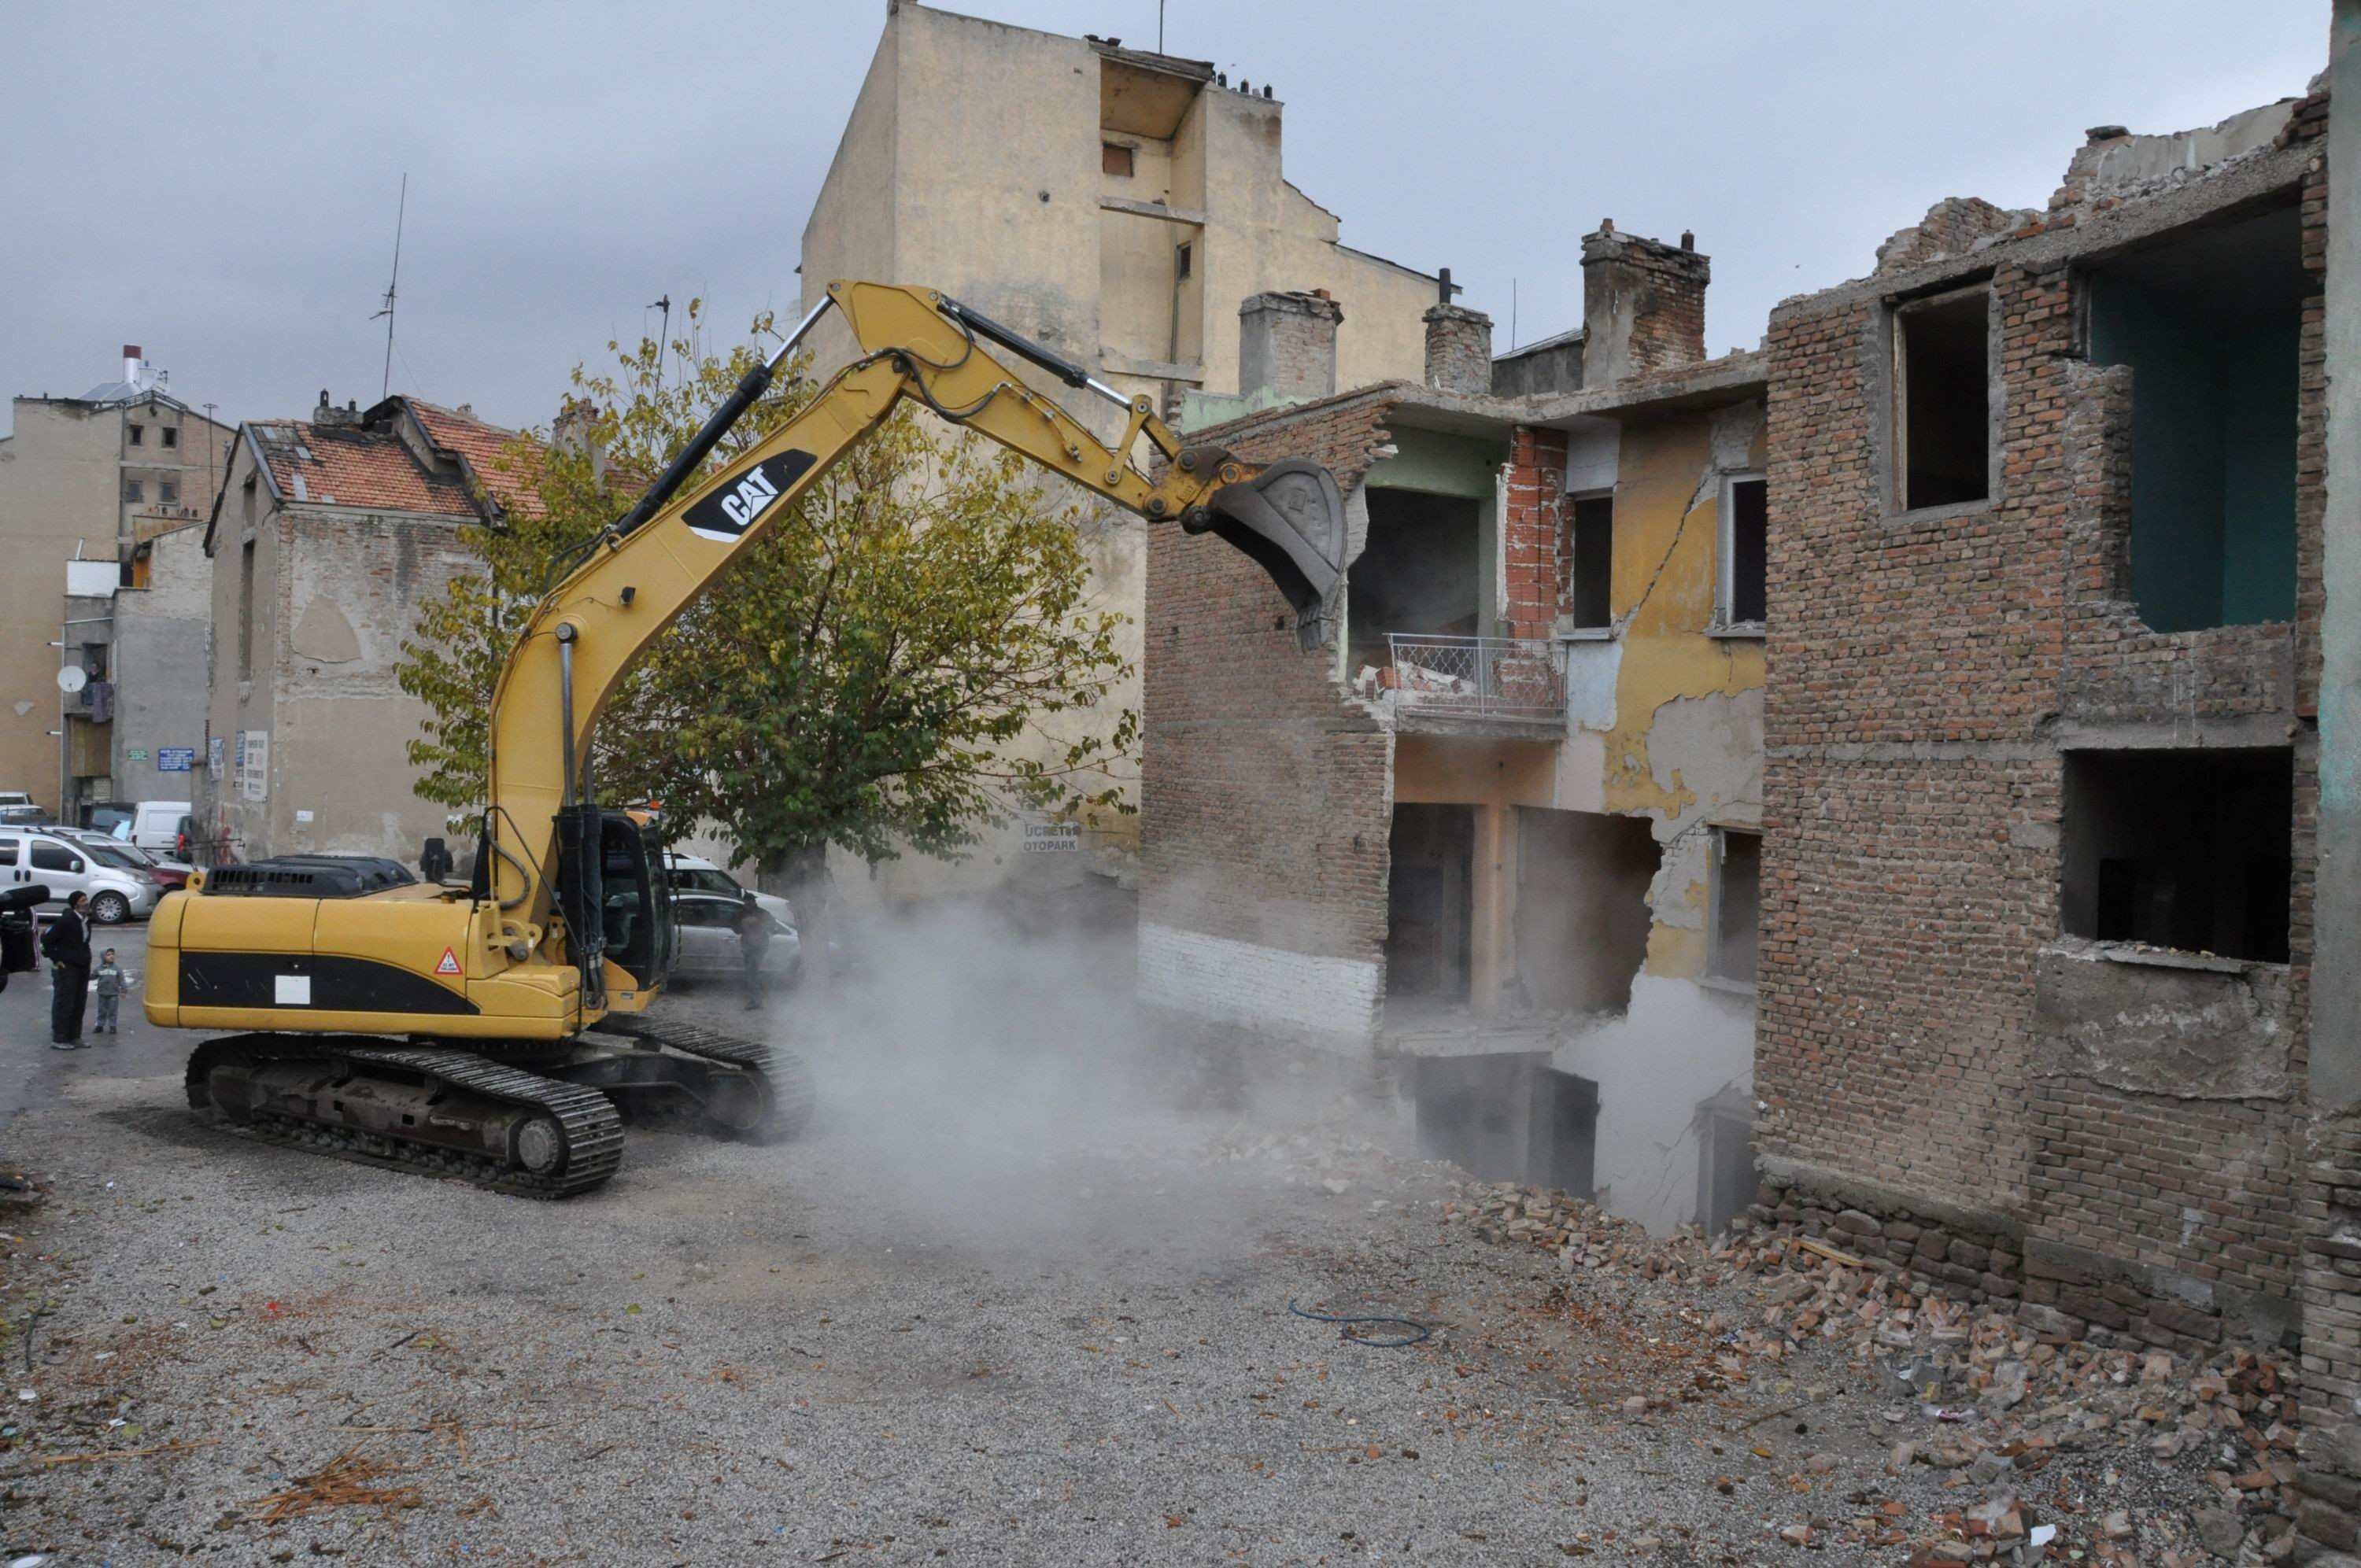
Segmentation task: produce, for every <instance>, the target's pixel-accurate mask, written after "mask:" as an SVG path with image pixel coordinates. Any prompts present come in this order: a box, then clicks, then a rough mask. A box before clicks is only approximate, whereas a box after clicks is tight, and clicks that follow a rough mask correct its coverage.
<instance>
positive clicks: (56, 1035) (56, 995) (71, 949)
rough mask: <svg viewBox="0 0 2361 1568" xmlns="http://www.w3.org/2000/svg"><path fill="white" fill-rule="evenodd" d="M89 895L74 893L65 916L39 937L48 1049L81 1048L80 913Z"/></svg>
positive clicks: (86, 990)
mask: <svg viewBox="0 0 2361 1568" xmlns="http://www.w3.org/2000/svg"><path fill="white" fill-rule="evenodd" d="M89 903H90V894H86V893H77V894H74V895H73V896H72V897H71V898H69V899H67V900H66V908H65V913H64V914H62V915H60V916H58V917H57V918H56V919H55V920H52V921H51V922H49V930H48V931H46V932H44V933H43V934H42V936H41V956H42V957H44V958H46V959H49V979H50V983H51V984H53V985H54V986H55V987H56V988H57V989H56V990H55V991H53V992H50V994H49V1048H50V1049H51V1050H53V1051H71V1050H79V1049H81V1048H82V1009H83V1008H84V1007H85V1006H86V1005H88V1004H89V1002H90V916H88V915H86V914H84V913H83V909H84V906H86V905H88V904H89Z"/></svg>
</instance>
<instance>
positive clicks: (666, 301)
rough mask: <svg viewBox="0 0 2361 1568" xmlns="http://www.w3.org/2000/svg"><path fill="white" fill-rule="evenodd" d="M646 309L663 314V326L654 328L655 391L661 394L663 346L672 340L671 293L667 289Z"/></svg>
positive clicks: (662, 388)
mask: <svg viewBox="0 0 2361 1568" xmlns="http://www.w3.org/2000/svg"><path fill="white" fill-rule="evenodd" d="M648 309H650V310H652V311H662V312H663V313H664V324H663V325H662V326H659V327H658V328H656V390H657V391H659V392H661V391H663V390H664V345H665V344H667V343H669V342H670V341H671V340H672V291H671V290H669V289H667V290H665V291H664V297H663V298H662V299H658V300H653V301H651V302H649V304H648ZM647 319H648V318H647V317H645V316H642V317H641V318H640V320H642V322H644V321H646V320H647Z"/></svg>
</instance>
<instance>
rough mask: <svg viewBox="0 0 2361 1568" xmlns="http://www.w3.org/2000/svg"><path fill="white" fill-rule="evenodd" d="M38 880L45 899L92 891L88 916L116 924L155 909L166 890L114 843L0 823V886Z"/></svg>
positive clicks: (61, 899) (60, 900)
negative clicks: (47, 890) (92, 840)
mask: <svg viewBox="0 0 2361 1568" xmlns="http://www.w3.org/2000/svg"><path fill="white" fill-rule="evenodd" d="M28 883H42V884H43V885H45V886H47V887H48V888H49V900H48V902H49V903H51V904H62V903H64V902H65V901H66V899H67V897H68V896H69V895H70V894H76V893H86V894H90V917H91V918H92V919H93V920H95V921H97V922H98V923H99V924H100V925H102V926H118V925H121V924H122V923H123V922H124V921H126V920H132V919H137V918H139V917H141V916H147V915H151V914H153V913H154V912H155V909H156V903H157V900H159V899H160V898H161V897H163V895H164V890H163V888H162V886H161V885H159V883H158V882H157V881H156V879H155V878H154V877H152V876H150V875H149V874H148V871H147V869H146V868H145V867H143V866H141V865H140V864H138V862H137V861H133V860H132V859H131V857H130V856H129V855H128V854H127V853H126V852H125V851H124V850H123V849H122V848H121V847H120V846H118V845H114V844H108V845H104V846H101V845H97V844H93V843H90V842H88V841H86V840H85V841H82V842H77V841H76V840H74V839H69V838H67V837H65V835H64V834H63V833H61V832H43V831H40V830H38V829H35V828H0V889H5V888H7V887H14V886H22V885H26V884H28Z"/></svg>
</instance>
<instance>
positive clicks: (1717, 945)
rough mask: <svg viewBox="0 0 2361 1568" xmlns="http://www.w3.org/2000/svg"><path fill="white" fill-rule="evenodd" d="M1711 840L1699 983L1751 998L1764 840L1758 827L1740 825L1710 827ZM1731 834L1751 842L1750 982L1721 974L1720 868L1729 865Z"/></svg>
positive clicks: (1759, 969)
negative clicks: (1702, 970) (1752, 927)
mask: <svg viewBox="0 0 2361 1568" xmlns="http://www.w3.org/2000/svg"><path fill="white" fill-rule="evenodd" d="M1711 833H1712V837H1711V839H1710V840H1709V844H1710V848H1709V849H1708V851H1707V853H1708V856H1709V857H1710V859H1709V860H1708V862H1707V865H1706V915H1705V975H1704V977H1703V981H1702V983H1704V984H1706V985H1709V986H1711V987H1713V988H1714V989H1716V990H1718V991H1727V992H1733V993H1735V994H1739V995H1744V996H1752V995H1754V994H1755V993H1756V992H1758V991H1759V990H1760V989H1761V987H1762V981H1763V932H1762V923H1763V843H1764V841H1765V839H1766V838H1767V835H1765V834H1764V833H1763V829H1762V828H1760V827H1759V826H1758V827H1749V826H1748V825H1746V824H1745V823H1742V822H1730V823H1720V822H1717V823H1714V824H1712V825H1711ZM1732 834H1737V835H1739V836H1740V837H1742V838H1747V839H1753V840H1754V921H1755V937H1754V978H1753V979H1752V980H1740V979H1738V978H1736V977H1735V976H1732V975H1728V974H1724V973H1723V972H1722V951H1721V914H1722V899H1723V893H1722V885H1723V883H1722V877H1723V868H1724V867H1726V866H1727V865H1728V864H1729V842H1730V836H1731V835H1732Z"/></svg>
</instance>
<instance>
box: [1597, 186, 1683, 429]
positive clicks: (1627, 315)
mask: <svg viewBox="0 0 2361 1568" xmlns="http://www.w3.org/2000/svg"><path fill="white" fill-rule="evenodd" d="M1695 246H1696V239H1695V236H1691V235H1688V234H1683V235H1682V236H1681V243H1680V244H1679V245H1678V246H1670V245H1666V244H1664V242H1663V241H1662V240H1654V239H1643V238H1642V237H1641V236H1638V235H1630V234H1618V233H1617V232H1616V230H1615V222H1614V220H1613V219H1611V218H1608V219H1602V220H1601V221H1600V223H1599V225H1598V233H1596V234H1590V235H1585V236H1583V239H1582V331H1583V348H1582V384H1583V385H1584V386H1586V387H1605V386H1609V385H1612V384H1613V383H1615V382H1617V381H1620V380H1622V379H1623V378H1625V377H1627V376H1644V375H1646V374H1647V373H1649V372H1650V371H1652V370H1671V369H1675V368H1677V367H1681V366H1683V365H1696V364H1698V363H1700V362H1702V361H1703V360H1704V358H1705V286H1706V284H1707V282H1708V280H1710V278H1711V276H1712V272H1713V269H1712V266H1711V263H1710V261H1709V259H1708V258H1706V257H1704V256H1701V255H1699V254H1698V253H1697V250H1696V248H1695Z"/></svg>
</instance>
